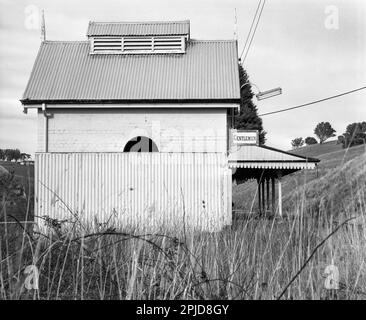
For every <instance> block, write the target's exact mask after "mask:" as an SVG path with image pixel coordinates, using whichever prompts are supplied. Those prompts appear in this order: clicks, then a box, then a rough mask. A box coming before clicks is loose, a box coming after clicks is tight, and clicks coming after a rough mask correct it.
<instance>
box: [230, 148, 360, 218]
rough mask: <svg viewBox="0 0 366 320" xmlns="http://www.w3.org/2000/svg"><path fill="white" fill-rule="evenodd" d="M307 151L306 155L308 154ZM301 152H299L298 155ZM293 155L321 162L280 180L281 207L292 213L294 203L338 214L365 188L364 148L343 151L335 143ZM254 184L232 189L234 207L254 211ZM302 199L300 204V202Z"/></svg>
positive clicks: (303, 150)
mask: <svg viewBox="0 0 366 320" xmlns="http://www.w3.org/2000/svg"><path fill="white" fill-rule="evenodd" d="M306 150H308V151H309V152H308V153H307V152H306ZM299 151H300V152H299ZM296 153H298V154H300V153H301V154H302V155H307V156H312V157H317V158H318V159H320V160H321V162H320V163H319V165H318V168H317V170H302V171H299V172H296V173H294V174H291V175H288V176H286V177H284V178H283V195H284V197H283V206H284V210H285V211H287V212H288V213H293V212H294V207H293V206H294V203H301V205H303V206H312V207H314V206H319V205H322V206H325V207H326V208H327V211H328V212H330V211H332V212H333V213H338V211H340V210H345V208H346V207H347V203H353V204H354V201H352V200H354V199H351V198H354V197H359V193H357V192H355V190H357V191H358V192H359V191H360V190H364V189H365V188H366V185H365V181H366V146H365V145H361V146H355V147H352V148H349V149H342V148H340V147H339V145H337V144H335V143H334V142H330V143H325V144H323V145H315V146H308V147H304V148H301V150H296ZM255 195H256V183H254V182H248V183H245V184H243V185H239V186H236V187H234V190H233V200H234V203H235V206H236V208H238V209H243V210H245V211H251V208H256V207H257V206H256V202H255V201H256V199H255ZM300 199H301V202H299V200H300Z"/></svg>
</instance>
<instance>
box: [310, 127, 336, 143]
mask: <svg viewBox="0 0 366 320" xmlns="http://www.w3.org/2000/svg"><path fill="white" fill-rule="evenodd" d="M335 132H336V131H335V130H334V129H333V128H332V126H331V125H330V123H329V122H320V123H318V124H317V126H316V127H315V129H314V134H315V135H316V136H317V137H318V138H319V142H320V143H323V142H325V141H326V140H327V139H329V138H331V137H334V136H335Z"/></svg>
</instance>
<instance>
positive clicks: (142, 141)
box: [123, 136, 159, 152]
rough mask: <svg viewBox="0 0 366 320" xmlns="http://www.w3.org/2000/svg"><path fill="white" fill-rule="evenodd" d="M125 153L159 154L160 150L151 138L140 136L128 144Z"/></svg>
mask: <svg viewBox="0 0 366 320" xmlns="http://www.w3.org/2000/svg"><path fill="white" fill-rule="evenodd" d="M123 152H159V150H158V147H157V146H156V144H155V142H154V141H152V140H151V139H150V138H147V137H144V136H138V137H135V138H132V139H131V140H130V141H128V142H127V144H126V145H125V147H124V149H123Z"/></svg>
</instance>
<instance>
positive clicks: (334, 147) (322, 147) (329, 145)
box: [289, 140, 343, 158]
mask: <svg viewBox="0 0 366 320" xmlns="http://www.w3.org/2000/svg"><path fill="white" fill-rule="evenodd" d="M341 150H343V148H342V145H341V144H337V140H332V141H328V142H324V143H323V144H313V145H310V146H305V147H301V148H298V149H295V150H290V151H289V152H292V153H295V154H298V155H299V156H306V157H315V158H316V157H317V156H321V155H324V154H326V153H331V152H335V151H341Z"/></svg>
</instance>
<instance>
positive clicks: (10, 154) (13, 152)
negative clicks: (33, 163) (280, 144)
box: [0, 149, 30, 161]
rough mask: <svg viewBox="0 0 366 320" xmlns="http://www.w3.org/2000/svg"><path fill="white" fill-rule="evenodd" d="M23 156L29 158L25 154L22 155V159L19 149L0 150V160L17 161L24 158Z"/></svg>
mask: <svg viewBox="0 0 366 320" xmlns="http://www.w3.org/2000/svg"><path fill="white" fill-rule="evenodd" d="M25 155H26V156H28V158H30V155H29V154H27V153H23V157H22V153H21V152H20V150H19V149H0V160H7V161H12V160H15V161H18V160H20V159H22V158H24V157H25Z"/></svg>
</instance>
